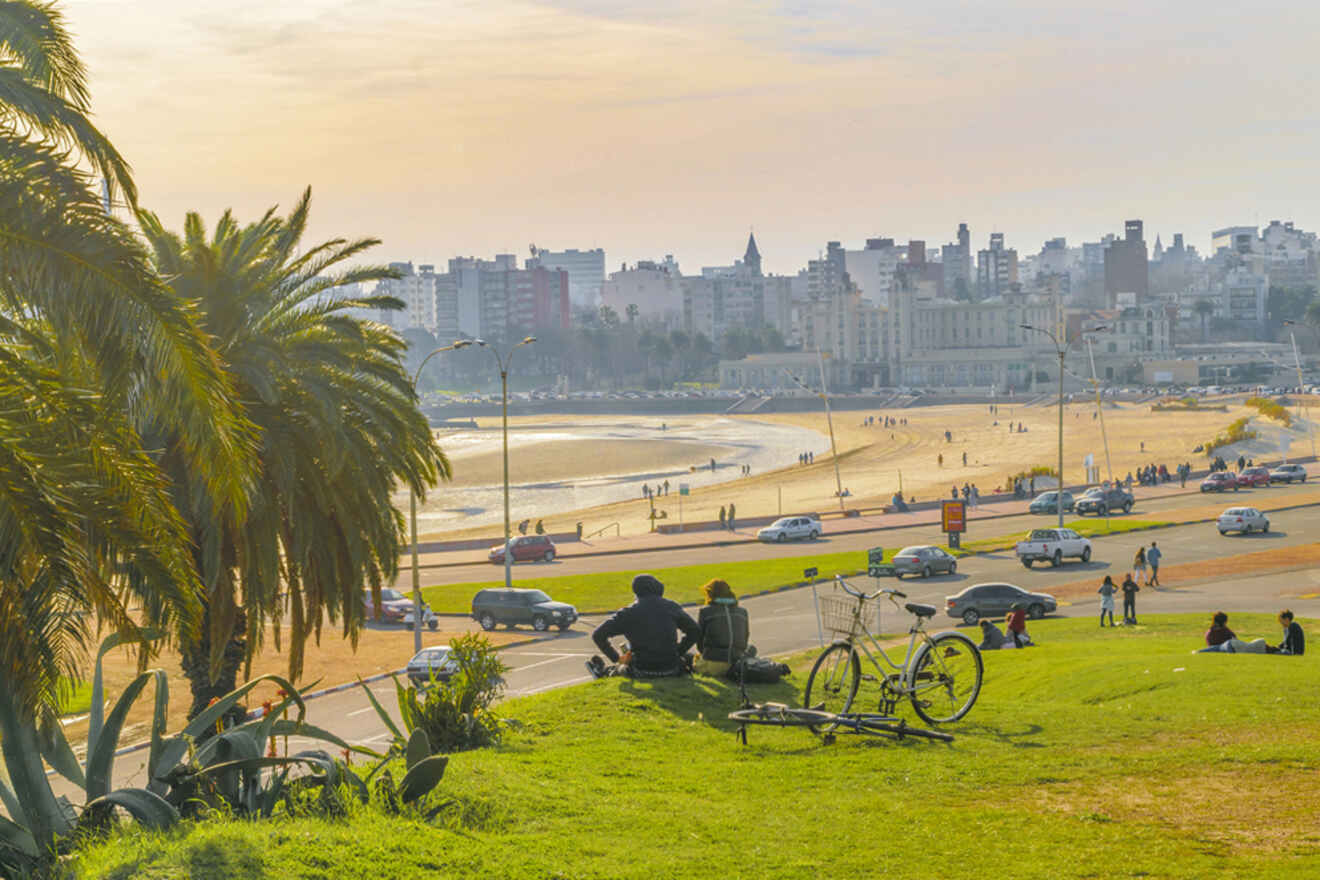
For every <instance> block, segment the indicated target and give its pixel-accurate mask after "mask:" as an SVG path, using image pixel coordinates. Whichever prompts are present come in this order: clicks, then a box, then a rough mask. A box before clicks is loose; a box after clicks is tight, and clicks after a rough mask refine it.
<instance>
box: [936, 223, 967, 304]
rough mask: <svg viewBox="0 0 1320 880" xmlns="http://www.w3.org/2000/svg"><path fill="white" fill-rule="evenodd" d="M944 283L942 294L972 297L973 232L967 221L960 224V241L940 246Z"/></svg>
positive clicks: (941, 288)
mask: <svg viewBox="0 0 1320 880" xmlns="http://www.w3.org/2000/svg"><path fill="white" fill-rule="evenodd" d="M940 262H941V268H942V269H943V272H942V276H941V277H942V283H941V287H940V296H945V297H950V298H952V299H971V296H972V233H971V230H970V229H968V228H967V224H966V223H959V224H958V241H957V242H949V243H948V244H946V245H945V246H944V247H942V248H940Z"/></svg>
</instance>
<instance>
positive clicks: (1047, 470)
mask: <svg viewBox="0 0 1320 880" xmlns="http://www.w3.org/2000/svg"><path fill="white" fill-rule="evenodd" d="M1057 474H1058V471H1056V470H1055V469H1054V468H1052V467H1050V466H1049V465H1047V464H1038V465H1036V466H1035V467H1033V468H1031V469H1030V470H1025V471H1018V472H1017V473H1016V474H1012V475H1011V476H1010V477H1009V478H1008V480H1007V481H1006V482H1005V483H1004V489H1005V490H1006V491H1009V492H1012V491H1013V484H1014V483H1016V482H1017V481H1018V479H1021V480H1022V482H1024V483H1029V482H1031V478H1032V477H1053V476H1056V475H1057Z"/></svg>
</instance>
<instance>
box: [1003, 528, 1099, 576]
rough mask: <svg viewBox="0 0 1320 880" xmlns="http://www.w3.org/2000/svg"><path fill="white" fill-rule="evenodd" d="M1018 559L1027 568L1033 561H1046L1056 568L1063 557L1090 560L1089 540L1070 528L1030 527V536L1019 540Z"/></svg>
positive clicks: (1083, 560) (1061, 562)
mask: <svg viewBox="0 0 1320 880" xmlns="http://www.w3.org/2000/svg"><path fill="white" fill-rule="evenodd" d="M1017 557H1018V560H1019V561H1020V562H1021V563H1022V564H1023V565H1024V566H1025V567H1027V568H1031V564H1032V563H1033V562H1048V563H1049V564H1050V565H1053V566H1055V567H1056V568H1057V567H1058V566H1059V565H1062V564H1063V560H1064V558H1065V557H1068V558H1077V559H1080V560H1082V562H1090V561H1091V542H1090V541H1088V540H1087V539H1086V538H1083V537H1082V536H1081V535H1079V534H1077V533H1076V532H1074V531H1073V530H1072V529H1032V530H1031V535H1030V537H1028V538H1027V540H1025V541H1019V542H1018V545H1017Z"/></svg>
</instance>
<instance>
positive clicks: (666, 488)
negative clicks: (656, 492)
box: [665, 480, 669, 495]
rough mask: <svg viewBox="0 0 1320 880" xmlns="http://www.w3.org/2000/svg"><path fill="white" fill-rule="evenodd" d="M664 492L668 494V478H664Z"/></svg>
mask: <svg viewBox="0 0 1320 880" xmlns="http://www.w3.org/2000/svg"><path fill="white" fill-rule="evenodd" d="M665 494H666V495H668V494H669V481H668V480H665Z"/></svg>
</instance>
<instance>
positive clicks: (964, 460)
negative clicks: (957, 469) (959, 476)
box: [963, 452, 967, 467]
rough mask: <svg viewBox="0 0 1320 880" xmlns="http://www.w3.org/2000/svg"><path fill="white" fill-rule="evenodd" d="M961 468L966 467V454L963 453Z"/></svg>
mask: <svg viewBox="0 0 1320 880" xmlns="http://www.w3.org/2000/svg"><path fill="white" fill-rule="evenodd" d="M963 467H967V453H965V452H964V453H963Z"/></svg>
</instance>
